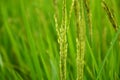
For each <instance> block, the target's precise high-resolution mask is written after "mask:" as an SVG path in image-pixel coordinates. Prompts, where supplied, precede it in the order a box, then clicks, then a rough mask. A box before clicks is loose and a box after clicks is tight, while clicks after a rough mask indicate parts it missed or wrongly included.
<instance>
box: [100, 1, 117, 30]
mask: <svg viewBox="0 0 120 80" xmlns="http://www.w3.org/2000/svg"><path fill="white" fill-rule="evenodd" d="M102 7H103V8H104V10H105V11H106V13H107V15H108V18H109V20H110V22H111V24H112V26H113V28H114V29H115V31H117V30H118V25H117V22H116V20H115V16H114V14H113V13H112V12H111V11H110V9H109V7H108V5H107V4H106V2H105V1H104V0H102Z"/></svg>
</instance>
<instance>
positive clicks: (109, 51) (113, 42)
mask: <svg viewBox="0 0 120 80" xmlns="http://www.w3.org/2000/svg"><path fill="white" fill-rule="evenodd" d="M119 34H120V29H118V31H117V33H116V35H115V37H114V38H113V40H112V42H111V45H110V48H109V49H108V51H107V53H106V56H105V58H104V60H103V62H102V66H101V68H100V70H99V73H98V75H97V78H96V80H98V79H99V78H100V74H101V72H102V70H103V68H104V65H105V63H106V60H107V58H108V56H109V55H110V53H111V50H112V48H113V46H114V44H115V42H116V40H117V39H118V36H119Z"/></svg>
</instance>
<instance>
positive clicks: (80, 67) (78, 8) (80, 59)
mask: <svg viewBox="0 0 120 80" xmlns="http://www.w3.org/2000/svg"><path fill="white" fill-rule="evenodd" d="M74 7H75V8H74V9H75V17H76V27H77V39H76V46H77V61H76V62H77V80H83V78H84V77H83V76H84V75H83V74H84V56H85V22H84V10H83V1H82V0H80V4H79V2H78V0H75V5H74Z"/></svg>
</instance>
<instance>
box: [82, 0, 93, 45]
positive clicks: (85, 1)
mask: <svg viewBox="0 0 120 80" xmlns="http://www.w3.org/2000/svg"><path fill="white" fill-rule="evenodd" d="M84 4H85V8H86V11H87V20H88V26H89V36H90V42H91V43H92V36H93V33H92V14H91V10H90V0H84Z"/></svg>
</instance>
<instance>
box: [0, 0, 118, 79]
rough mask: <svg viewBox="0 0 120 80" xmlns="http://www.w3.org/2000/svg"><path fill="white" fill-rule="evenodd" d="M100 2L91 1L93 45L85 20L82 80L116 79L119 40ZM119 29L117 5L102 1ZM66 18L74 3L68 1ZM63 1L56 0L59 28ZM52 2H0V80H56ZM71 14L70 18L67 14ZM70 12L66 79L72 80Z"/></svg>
mask: <svg viewBox="0 0 120 80" xmlns="http://www.w3.org/2000/svg"><path fill="white" fill-rule="evenodd" d="M101 2H102V1H101V0H89V3H90V4H89V5H90V10H91V15H92V16H91V19H92V33H93V36H92V41H91V40H90V36H89V26H88V21H87V12H86V11H85V12H84V14H85V19H86V22H85V23H86V48H85V51H86V53H85V67H84V80H96V79H97V77H99V80H120V40H119V38H117V37H118V34H119V32H120V30H118V31H115V30H114V28H113V26H112V24H111V22H110V20H109V18H108V15H107V14H106V11H105V10H104V9H103V8H102V6H101ZM105 2H106V3H107V5H108V7H109V8H110V10H111V12H112V13H113V14H114V16H115V19H116V23H117V25H118V26H119V25H120V24H119V23H120V0H105ZM66 3H67V13H69V10H70V6H71V4H72V0H66ZM62 6H63V5H62V0H58V9H59V24H61V19H62ZM54 12H55V11H54V5H53V1H52V0H1V1H0V80H59V56H60V54H59V44H58V42H57V39H58V37H57V33H56V27H55V21H54ZM67 15H69V14H67ZM75 26H76V25H75V15H74V10H73V12H72V16H71V19H70V28H69V30H68V33H67V39H68V53H67V80H75V79H76V28H75Z"/></svg>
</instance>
